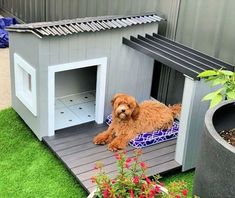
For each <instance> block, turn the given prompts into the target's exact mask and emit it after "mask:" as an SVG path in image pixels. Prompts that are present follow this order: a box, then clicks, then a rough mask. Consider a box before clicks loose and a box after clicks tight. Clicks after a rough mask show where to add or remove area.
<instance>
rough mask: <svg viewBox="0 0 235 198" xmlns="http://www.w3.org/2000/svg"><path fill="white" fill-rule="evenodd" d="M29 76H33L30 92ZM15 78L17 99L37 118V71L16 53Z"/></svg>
mask: <svg viewBox="0 0 235 198" xmlns="http://www.w3.org/2000/svg"><path fill="white" fill-rule="evenodd" d="M26 75H27V76H26ZM28 75H30V76H31V78H30V89H31V90H29V81H28V80H29V79H28ZM14 77H15V95H16V97H17V98H18V99H19V100H20V101H21V102H22V103H23V104H24V105H25V106H26V107H27V109H28V110H29V111H30V112H31V113H32V114H33V115H34V116H37V92H36V70H35V68H33V67H32V66H31V65H30V64H29V63H27V62H26V61H25V60H24V59H23V58H22V57H21V56H19V55H18V54H16V53H14Z"/></svg>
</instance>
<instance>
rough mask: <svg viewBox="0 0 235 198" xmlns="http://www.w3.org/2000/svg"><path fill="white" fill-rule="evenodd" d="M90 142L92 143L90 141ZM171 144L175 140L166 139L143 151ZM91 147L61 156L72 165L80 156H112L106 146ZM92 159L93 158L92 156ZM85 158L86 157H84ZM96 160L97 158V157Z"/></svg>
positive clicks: (131, 149)
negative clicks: (166, 140)
mask: <svg viewBox="0 0 235 198" xmlns="http://www.w3.org/2000/svg"><path fill="white" fill-rule="evenodd" d="M91 144H92V143H91ZM173 144H176V140H172V141H168V142H165V143H163V144H162V143H160V144H157V145H155V146H150V147H147V148H145V149H144V150H143V153H147V152H150V151H151V150H157V149H161V148H163V147H166V146H169V145H173ZM90 148H91V149H87V151H86V152H85V153H82V154H79V152H81V151H80V150H79V151H77V153H73V154H71V155H67V156H62V158H63V159H64V160H65V161H66V162H68V163H72V164H73V166H76V162H75V161H77V163H78V165H80V164H79V160H81V158H90V156H91V155H94V157H96V156H97V155H96V154H98V157H99V158H102V159H104V156H103V155H105V156H112V152H110V151H108V150H107V146H103V145H102V146H99V145H98V146H97V145H94V146H92V147H90ZM133 150H134V148H133V147H130V146H128V147H127V149H126V151H127V152H129V151H133ZM92 159H94V158H92ZM84 160H86V159H84ZM97 160H98V159H97Z"/></svg>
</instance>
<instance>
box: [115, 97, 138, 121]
mask: <svg viewBox="0 0 235 198" xmlns="http://www.w3.org/2000/svg"><path fill="white" fill-rule="evenodd" d="M111 103H112V106H113V113H114V116H115V117H117V118H119V119H121V120H128V119H130V118H132V119H136V118H137V117H138V114H139V105H138V103H137V102H136V100H135V98H134V97H132V96H128V95H126V94H122V93H119V94H116V95H115V96H114V97H113V99H112V101H111Z"/></svg>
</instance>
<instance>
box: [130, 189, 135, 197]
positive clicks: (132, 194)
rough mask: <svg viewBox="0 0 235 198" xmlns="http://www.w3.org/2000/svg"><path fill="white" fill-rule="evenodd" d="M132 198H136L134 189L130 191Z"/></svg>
mask: <svg viewBox="0 0 235 198" xmlns="http://www.w3.org/2000/svg"><path fill="white" fill-rule="evenodd" d="M130 197H131V198H135V195H134V192H133V190H132V189H131V190H130Z"/></svg>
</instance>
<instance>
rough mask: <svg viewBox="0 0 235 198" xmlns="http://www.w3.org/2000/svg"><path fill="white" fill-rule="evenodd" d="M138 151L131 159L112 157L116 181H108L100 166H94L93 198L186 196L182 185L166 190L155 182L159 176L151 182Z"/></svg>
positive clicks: (123, 153)
mask: <svg viewBox="0 0 235 198" xmlns="http://www.w3.org/2000/svg"><path fill="white" fill-rule="evenodd" d="M141 153H142V152H141V150H135V151H134V157H132V158H130V157H127V155H126V152H125V151H121V152H119V153H116V154H115V158H116V159H117V170H118V173H117V175H116V177H115V178H111V177H109V176H108V175H107V174H106V173H105V171H104V165H103V163H102V162H97V163H96V165H95V169H97V170H98V173H97V175H95V176H94V177H92V178H91V179H92V182H93V183H95V184H96V186H97V189H96V192H95V195H96V196H97V197H99V198H119V197H120V198H136V197H138V198H154V197H161V198H162V197H166V198H173V197H174V198H180V197H187V196H188V189H187V185H186V183H185V182H184V181H179V182H171V183H170V184H169V185H168V190H167V189H166V188H164V187H163V186H164V184H162V183H160V182H159V181H158V179H159V176H155V177H153V178H152V179H150V178H148V177H147V176H146V170H147V168H148V166H147V164H146V163H144V162H142V161H140V156H141Z"/></svg>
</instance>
